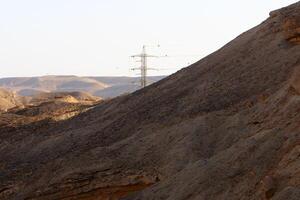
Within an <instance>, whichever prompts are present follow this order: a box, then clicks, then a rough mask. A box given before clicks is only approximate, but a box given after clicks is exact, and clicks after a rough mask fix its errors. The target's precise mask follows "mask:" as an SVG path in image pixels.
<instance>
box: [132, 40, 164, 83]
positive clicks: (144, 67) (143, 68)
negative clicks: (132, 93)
mask: <svg viewBox="0 0 300 200" xmlns="http://www.w3.org/2000/svg"><path fill="white" fill-rule="evenodd" d="M146 47H147V46H146V45H144V46H143V49H142V53H141V54H138V55H133V56H131V57H132V58H140V59H141V60H138V62H140V63H141V66H140V67H137V68H132V69H131V70H140V72H141V79H140V82H141V87H142V88H144V87H146V86H147V73H148V70H158V69H155V68H149V67H148V58H150V57H152V58H158V57H160V56H154V55H149V54H147V52H146ZM157 47H159V45H157Z"/></svg>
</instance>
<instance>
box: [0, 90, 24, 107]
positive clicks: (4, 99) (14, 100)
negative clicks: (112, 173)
mask: <svg viewBox="0 0 300 200" xmlns="http://www.w3.org/2000/svg"><path fill="white" fill-rule="evenodd" d="M24 101H26V100H25V99H24V98H22V97H20V96H18V95H16V94H15V93H13V92H11V91H8V90H6V89H3V88H0V111H6V110H8V109H10V108H14V107H17V106H22V105H23V103H24Z"/></svg>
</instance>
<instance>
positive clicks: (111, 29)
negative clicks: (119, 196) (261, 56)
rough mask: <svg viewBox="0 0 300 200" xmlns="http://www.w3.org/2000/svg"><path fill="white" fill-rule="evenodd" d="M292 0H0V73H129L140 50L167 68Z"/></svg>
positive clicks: (231, 36)
mask: <svg viewBox="0 0 300 200" xmlns="http://www.w3.org/2000/svg"><path fill="white" fill-rule="evenodd" d="M295 2H297V1H296V0H248V1H242V0H0V69H1V70H0V77H7V76H34V75H35V76H36V75H59V74H64V75H66V74H68V75H70V74H73V75H82V76H84V75H95V76H104V75H134V73H132V72H130V70H129V69H130V67H133V66H137V65H138V63H136V62H134V60H132V59H131V58H130V55H132V54H137V53H139V52H140V51H141V47H142V45H143V44H148V45H155V44H158V43H159V44H160V45H161V47H160V48H155V47H149V48H148V50H149V53H152V54H157V55H164V54H169V55H173V57H169V58H160V59H154V60H153V61H151V62H150V63H149V64H151V66H152V67H158V68H161V69H163V70H161V71H159V72H153V73H152V75H157V74H168V73H172V72H174V71H176V70H178V69H180V68H181V67H185V66H186V65H188V63H191V62H194V61H196V60H199V59H200V58H201V57H203V56H205V55H208V54H210V53H212V52H213V51H215V50H217V49H218V48H220V47H222V46H223V45H225V44H226V43H227V42H229V41H230V40H232V39H234V38H235V37H236V36H238V35H239V34H240V33H242V32H244V31H246V30H248V29H249V28H252V27H253V26H256V25H258V24H259V23H260V22H262V21H263V20H264V19H266V18H267V17H268V14H269V11H271V10H274V9H277V8H280V7H283V6H287V5H289V4H291V3H295Z"/></svg>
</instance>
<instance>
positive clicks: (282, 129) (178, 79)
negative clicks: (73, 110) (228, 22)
mask: <svg viewBox="0 0 300 200" xmlns="http://www.w3.org/2000/svg"><path fill="white" fill-rule="evenodd" d="M23 113H26V112H22V110H21V112H20V111H18V112H17V113H6V114H8V115H14V116H21V117H22V119H24V120H25V119H27V118H26V117H24V116H26V115H23ZM39 119H40V118H39ZM299 121H300V2H298V3H296V4H293V5H291V6H289V7H286V8H282V9H280V10H277V11H274V12H271V13H270V17H269V18H268V19H267V20H266V21H264V22H263V23H262V24H260V25H259V26H257V27H254V28H253V29H251V30H249V31H247V32H245V33H243V34H241V35H240V36H239V37H237V38H236V39H234V40H233V41H231V42H230V43H228V44H227V45H225V46H224V47H223V48H221V49H220V50H218V51H216V52H214V53H213V54H211V55H209V56H208V57H206V58H204V59H202V60H200V61H198V62H197V63H195V64H193V65H191V66H189V67H187V68H184V69H182V70H180V71H179V72H177V73H175V74H173V75H171V76H169V77H167V78H165V79H163V80H161V81H159V82H156V83H154V84H152V85H150V86H148V87H146V88H144V89H141V90H138V91H136V92H134V93H131V94H128V95H123V96H119V97H117V98H114V99H111V100H107V101H101V102H97V103H95V104H93V105H92V106H91V107H89V108H88V109H84V111H83V112H82V113H79V114H77V115H75V116H74V117H72V118H68V119H66V120H58V121H55V120H51V119H49V118H47V119H45V120H38V121H36V122H35V121H30V123H20V122H18V123H14V122H11V123H6V124H4V125H3V126H0V169H1V170H0V180H1V182H0V199H3V200H4V199H5V200H10V199H11V200H13V199H16V200H18V199H26V200H53V199H64V200H74V199H79V200H119V199H122V200H219V199H220V200H223V199H224V200H260V199H261V200H299V199H300V159H299V158H300V126H299ZM21 122H23V121H22V120H21Z"/></svg>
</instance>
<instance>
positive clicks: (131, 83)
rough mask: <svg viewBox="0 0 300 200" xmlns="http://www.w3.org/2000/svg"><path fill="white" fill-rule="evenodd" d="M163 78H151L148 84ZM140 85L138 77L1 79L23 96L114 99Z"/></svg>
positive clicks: (5, 85)
mask: <svg viewBox="0 0 300 200" xmlns="http://www.w3.org/2000/svg"><path fill="white" fill-rule="evenodd" d="M163 77H164V76H153V77H151V76H150V77H148V83H149V84H151V83H153V82H156V81H158V80H161V79H162V78H163ZM139 85H140V83H139V78H138V77H78V76H42V77H25V78H22V77H20V78H2V79H0V87H4V88H7V89H9V90H11V91H15V92H16V93H18V94H19V95H21V96H33V95H35V94H37V93H40V92H87V93H90V94H92V95H95V96H99V97H102V98H113V97H116V96H119V95H122V94H126V93H131V92H133V91H135V90H137V89H140V86H139Z"/></svg>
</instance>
